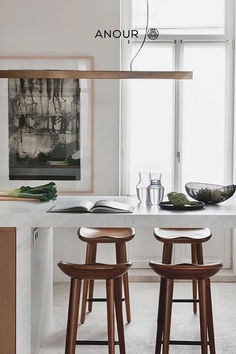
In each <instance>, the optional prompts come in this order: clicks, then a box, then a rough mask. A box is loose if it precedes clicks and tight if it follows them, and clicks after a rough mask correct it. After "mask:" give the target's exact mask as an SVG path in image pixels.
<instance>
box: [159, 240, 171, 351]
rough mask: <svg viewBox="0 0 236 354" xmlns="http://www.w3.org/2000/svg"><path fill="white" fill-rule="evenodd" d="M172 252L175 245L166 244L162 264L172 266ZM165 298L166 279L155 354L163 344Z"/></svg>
mask: <svg viewBox="0 0 236 354" xmlns="http://www.w3.org/2000/svg"><path fill="white" fill-rule="evenodd" d="M172 251H173V245H172V244H171V243H164V245H163V251H162V263H164V264H171V259H172ZM165 296H166V279H164V278H161V281H160V293H159V306H158V318H157V336H156V351H155V354H160V353H161V343H162V337H163V329H164V319H165Z"/></svg>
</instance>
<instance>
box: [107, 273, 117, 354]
mask: <svg viewBox="0 0 236 354" xmlns="http://www.w3.org/2000/svg"><path fill="white" fill-rule="evenodd" d="M106 290H107V327H108V349H109V350H108V353H109V354H115V333H114V280H113V279H108V280H107V281H106Z"/></svg>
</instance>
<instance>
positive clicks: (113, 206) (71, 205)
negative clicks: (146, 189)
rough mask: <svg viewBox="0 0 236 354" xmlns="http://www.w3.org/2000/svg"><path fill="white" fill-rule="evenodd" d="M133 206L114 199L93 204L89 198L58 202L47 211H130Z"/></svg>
mask: <svg viewBox="0 0 236 354" xmlns="http://www.w3.org/2000/svg"><path fill="white" fill-rule="evenodd" d="M133 210H134V207H133V206H132V205H130V204H127V203H120V202H115V201H114V200H99V201H98V202H96V203H95V204H93V203H92V202H91V201H90V200H79V201H78V200H77V201H71V202H58V203H57V204H55V205H54V206H53V207H52V208H50V209H49V210H48V213H132V212H133Z"/></svg>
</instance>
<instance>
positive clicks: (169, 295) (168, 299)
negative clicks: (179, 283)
mask: <svg viewBox="0 0 236 354" xmlns="http://www.w3.org/2000/svg"><path fill="white" fill-rule="evenodd" d="M172 299H173V279H166V296H165V320H164V331H163V354H168V353H169V342H170V327H171V310H172Z"/></svg>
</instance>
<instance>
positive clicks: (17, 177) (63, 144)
mask: <svg viewBox="0 0 236 354" xmlns="http://www.w3.org/2000/svg"><path fill="white" fill-rule="evenodd" d="M93 68H94V62H93V57H91V56H1V57H0V70H45V71H46V70H87V71H89V70H93ZM76 85H77V86H76ZM39 92H40V94H39ZM75 97H76V99H75ZM93 101H94V81H93V80H92V79H77V78H74V79H73V77H72V78H69V79H68V78H65V79H64V78H63V79H46V78H45V79H37V78H31V79H22V78H14V79H1V80H0V106H1V110H0V124H1V129H0V183H1V188H6V189H14V188H18V187H20V186H21V185H31V186H35V185H39V184H44V183H47V182H49V181H54V182H55V183H56V184H57V188H58V190H59V193H63V194H65V193H70V194H75V193H81V194H87V193H92V192H93V191H94V102H93ZM75 102H76V103H75Z"/></svg>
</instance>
